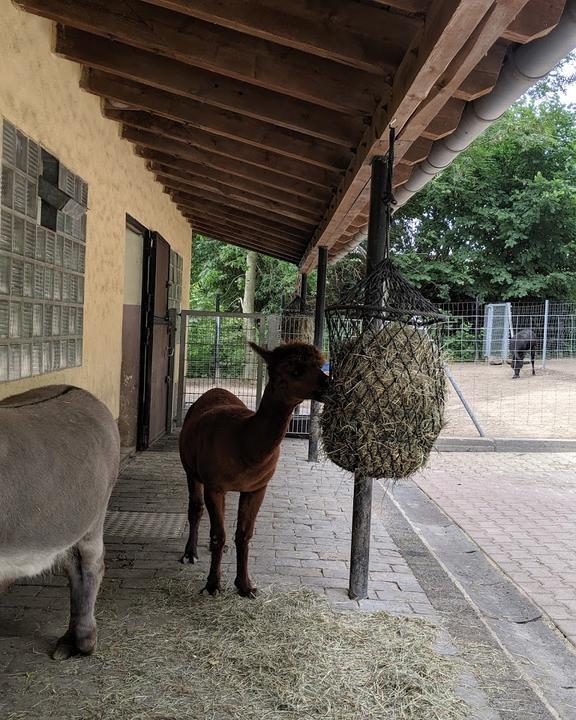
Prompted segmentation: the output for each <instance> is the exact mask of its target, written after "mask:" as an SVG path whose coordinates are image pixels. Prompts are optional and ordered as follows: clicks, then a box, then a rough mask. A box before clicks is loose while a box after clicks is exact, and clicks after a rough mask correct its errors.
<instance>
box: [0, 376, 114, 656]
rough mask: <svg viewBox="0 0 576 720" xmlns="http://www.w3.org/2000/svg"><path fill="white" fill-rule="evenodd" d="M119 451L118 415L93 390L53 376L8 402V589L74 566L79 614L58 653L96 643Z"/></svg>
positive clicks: (3, 544)
mask: <svg viewBox="0 0 576 720" xmlns="http://www.w3.org/2000/svg"><path fill="white" fill-rule="evenodd" d="M119 461H120V439H119V436H118V428H117V425H116V422H115V420H114V418H113V417H112V415H111V414H110V412H109V410H108V409H107V408H106V406H105V405H104V404H103V403H101V402H100V401H99V400H97V399H96V398H95V397H94V396H93V395H91V394H90V393H88V392H86V391H85V390H81V389H80V388H76V387H71V386H68V385H49V386H46V387H43V388H39V389H37V390H31V391H29V392H26V393H22V394H21V395H14V396H13V397H9V398H7V399H6V400H3V401H2V402H0V590H2V589H4V588H6V587H8V585H10V584H11V583H12V582H14V581H15V580H18V579H20V578H24V577H32V576H34V575H38V574H40V573H43V572H46V571H49V570H51V569H52V568H53V567H55V566H56V567H58V566H61V567H63V568H64V569H65V570H66V572H67V574H68V579H69V584H70V624H69V626H68V631H67V632H66V633H65V634H64V635H63V636H62V637H61V638H60V640H58V643H57V645H56V649H55V650H54V652H53V655H52V657H53V658H55V659H57V660H63V659H65V658H68V657H70V656H71V655H75V654H77V653H81V654H84V655H88V654H90V653H91V652H93V650H94V648H95V646H96V620H95V618H94V606H95V603H96V597H97V595H98V590H99V587H100V582H101V580H102V576H103V574H104V543H103V532H104V516H105V514H106V508H107V506H108V500H109V498H110V493H111V492H112V488H113V486H114V483H115V481H116V477H117V475H118V465H119Z"/></svg>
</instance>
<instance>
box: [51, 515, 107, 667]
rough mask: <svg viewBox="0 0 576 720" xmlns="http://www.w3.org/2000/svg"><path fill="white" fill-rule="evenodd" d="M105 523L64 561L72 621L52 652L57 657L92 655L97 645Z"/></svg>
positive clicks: (72, 549)
mask: <svg viewBox="0 0 576 720" xmlns="http://www.w3.org/2000/svg"><path fill="white" fill-rule="evenodd" d="M102 533H103V530H102V524H99V527H98V529H97V530H95V531H94V532H93V533H90V534H89V535H86V536H85V537H84V538H82V540H80V542H79V543H78V544H77V545H75V546H74V547H73V548H70V550H69V551H68V554H67V556H66V558H65V560H64V567H65V569H66V572H67V574H68V581H69V584H70V623H69V625H68V631H67V632H66V633H65V634H64V635H63V636H62V637H61V638H60V639H59V640H58V643H57V644H56V648H55V649H54V652H53V653H52V657H53V658H54V660H66V659H67V658H69V657H71V656H72V655H77V654H82V655H90V653H92V652H93V651H94V648H95V647H96V639H97V632H96V618H95V617H94V607H95V605H96V598H97V596H98V590H99V589H100V583H101V582H102V577H103V575H104V542H103V539H102Z"/></svg>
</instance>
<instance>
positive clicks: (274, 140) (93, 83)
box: [80, 68, 353, 170]
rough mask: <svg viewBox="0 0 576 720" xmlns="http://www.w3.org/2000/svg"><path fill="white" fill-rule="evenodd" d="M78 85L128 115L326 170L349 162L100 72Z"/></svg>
mask: <svg viewBox="0 0 576 720" xmlns="http://www.w3.org/2000/svg"><path fill="white" fill-rule="evenodd" d="M80 85H81V87H83V88H84V89H85V90H88V92H91V93H94V94H96V95H100V96H102V97H106V98H109V99H110V100H112V101H117V103H114V104H115V105H117V104H118V103H120V104H121V105H122V107H123V109H125V110H127V111H128V110H132V111H133V112H134V111H135V110H142V111H146V112H150V113H153V114H154V115H160V116H161V117H165V118H168V119H170V120H175V121H176V122H182V123H185V124H186V125H187V126H188V127H196V128H199V129H200V130H205V131H206V132H209V133H212V134H214V135H222V136H223V137H226V138H228V139H230V140H238V141H239V142H243V143H246V144H248V145H254V146H255V147H258V148H261V149H262V150H269V151H271V152H274V153H277V154H280V155H286V156H287V157H291V158H294V159H296V160H301V161H302V162H306V163H310V164H311V165H318V166H319V167H323V168H326V169H329V170H344V169H345V168H346V166H347V164H348V162H349V161H350V158H351V157H352V150H353V148H352V147H350V148H343V147H341V146H339V145H334V144H332V143H328V142H326V141H325V140H319V139H318V138H311V137H309V136H307V135H301V134H300V133H296V132H294V131H292V130H287V129H285V128H279V127H275V126H273V125H270V124H268V123H265V122H261V121H258V120H253V119H252V118H247V117H245V116H242V115H238V114H236V113H233V112H230V111H227V110H222V109H221V108H215V107H212V106H210V105H207V104H206V103H200V102H198V101H196V100H190V99H189V98H184V97H182V96H180V95H174V94H173V93H168V92H165V91H163V90H157V89H155V88H152V87H150V86H149V85H143V84H142V83H137V82H132V81H130V80H126V79H125V78H120V77H117V76H115V75H111V74H109V73H105V72H102V71H100V70H93V69H90V68H84V71H83V73H82V77H81V80H80ZM116 109H118V108H116Z"/></svg>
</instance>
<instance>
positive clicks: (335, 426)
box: [321, 258, 446, 478]
mask: <svg viewBox="0 0 576 720" xmlns="http://www.w3.org/2000/svg"><path fill="white" fill-rule="evenodd" d="M360 303H362V304H360ZM326 320H327V326H328V334H329V340H330V375H331V380H332V382H331V389H330V391H329V393H328V397H327V398H326V399H325V402H324V410H323V413H322V420H321V424H322V434H323V443H324V448H325V451H326V453H327V455H328V457H329V458H330V459H331V460H332V461H333V462H334V463H336V465H338V466H340V467H341V468H344V469H345V470H349V471H352V472H355V473H358V474H360V475H365V476H367V477H374V478H403V477H408V476H409V475H411V474H412V473H414V472H415V471H416V470H418V469H419V468H421V467H422V466H423V465H424V464H425V463H426V461H427V459H428V456H429V454H430V451H431V449H432V446H433V444H434V441H435V440H436V438H437V437H438V434H439V433H440V430H441V429H442V426H443V414H444V398H445V392H446V383H445V377H444V370H443V363H442V357H441V352H440V349H439V346H438V344H437V342H436V338H437V337H438V332H439V329H440V327H441V323H442V321H443V320H444V316H443V315H441V313H440V312H439V311H438V309H437V308H436V307H435V305H433V304H432V303H431V302H429V301H428V300H426V299H425V298H424V297H423V296H422V295H421V294H420V293H419V292H418V291H417V290H416V289H415V288H413V287H412V286H411V285H410V284H409V283H408V281H407V280H406V279H405V278H404V276H403V275H402V274H401V272H400V271H399V270H398V268H396V266H395V265H394V264H393V262H392V261H391V260H390V259H388V258H386V259H385V260H383V261H382V263H381V264H380V265H378V266H377V267H376V269H375V270H374V271H373V272H372V273H371V274H370V275H369V276H368V277H367V278H366V279H365V280H364V281H362V283H360V284H359V285H358V286H356V288H354V290H353V291H352V292H351V293H349V295H348V296H347V297H346V298H345V299H344V300H343V301H342V302H341V303H340V304H338V305H333V306H331V307H329V308H327V309H326Z"/></svg>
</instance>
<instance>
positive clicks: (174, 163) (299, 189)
mask: <svg viewBox="0 0 576 720" xmlns="http://www.w3.org/2000/svg"><path fill="white" fill-rule="evenodd" d="M161 148H162V144H161V143H157V144H156V148H154V147H148V146H144V145H138V144H136V148H135V150H136V154H137V155H139V156H140V157H142V158H144V159H146V160H152V161H155V162H160V163H162V164H164V165H168V166H170V167H173V168H175V169H176V170H183V171H184V172H194V171H195V168H196V167H197V166H198V165H201V166H205V167H207V168H211V169H214V170H217V171H218V172H223V173H228V174H230V175H232V176H234V177H237V178H239V179H240V180H242V179H246V180H256V181H257V182H260V183H265V184H266V185H269V186H270V187H271V188H274V189H276V190H287V191H288V192H290V193H292V194H293V195H298V196H299V197H305V198H314V199H319V200H322V199H326V198H327V197H328V196H329V193H328V192H327V189H326V188H320V187H318V186H316V185H310V184H308V183H306V182H305V181H300V180H294V179H292V178H289V177H287V176H286V175H280V174H279V173H276V172H274V171H273V170H263V169H261V170H258V172H255V170H254V167H253V166H252V165H247V164H246V163H243V162H239V161H238V160H236V159H235V158H227V157H223V156H221V155H212V154H211V153H208V152H205V151H202V150H200V149H199V148H197V149H196V151H195V152H194V157H192V154H190V155H189V156H188V158H182V157H178V156H176V155H172V154H170V152H169V151H168V152H167V151H164V150H162V149H161Z"/></svg>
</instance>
